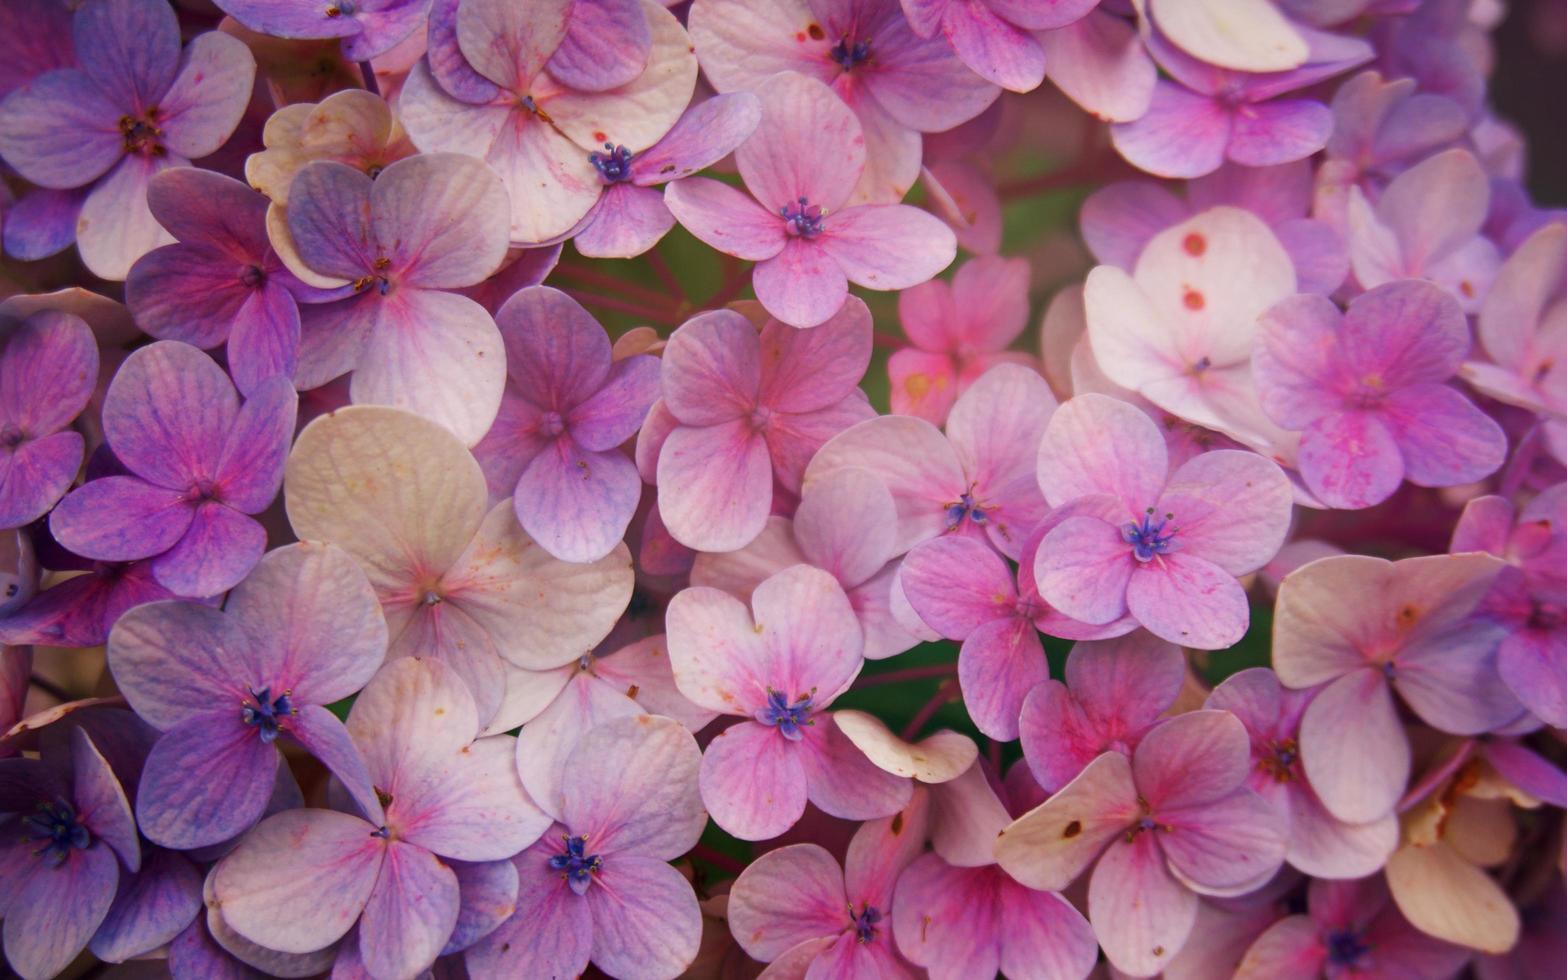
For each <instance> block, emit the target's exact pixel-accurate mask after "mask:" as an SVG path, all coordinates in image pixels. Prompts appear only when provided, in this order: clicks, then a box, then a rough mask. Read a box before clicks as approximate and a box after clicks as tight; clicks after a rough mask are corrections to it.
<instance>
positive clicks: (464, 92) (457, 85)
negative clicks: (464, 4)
mask: <svg viewBox="0 0 1567 980" xmlns="http://www.w3.org/2000/svg"><path fill="white" fill-rule="evenodd" d="M458 7H459V0H435V3H434V4H433V5H431V7H430V21H429V25H428V31H427V33H426V44H427V48H426V51H425V54H426V56H427V58H428V61H427V64H428V65H429V71H430V74H431V75H432V76H433V77H434V78H435V80H436V81H437V82H439V83H440V86H441V88H442V89H444V90H445V91H446V92H447V93H448V94H450V95H451V96H452V97H453V98H457V99H461V100H462V101H464V102H470V103H474V104H477V105H482V104H484V103H486V102H489V101H491V100H493V99H494V98H495V97H496V96H497V95H498V94H500V89H499V88H498V87H497V86H496V84H495V83H494V82H492V81H490V80H489V79H487V78H485V77H484V76H483V75H480V74H479V73H478V72H476V71H474V69H473V66H472V65H470V64H468V59H467V58H465V57H463V53H462V49H461V48H460V47H458V42H457V10H458Z"/></svg>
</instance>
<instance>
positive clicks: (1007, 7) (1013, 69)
mask: <svg viewBox="0 0 1567 980" xmlns="http://www.w3.org/2000/svg"><path fill="white" fill-rule="evenodd" d="M1098 4H1099V0H1045V2H1043V3H1010V2H1007V0H977V2H974V3H965V2H962V0H902V6H903V12H904V14H905V15H907V16H908V18H909V25H910V26H911V27H912V28H913V29H914V32H915V33H916V34H917V35H919V36H920V37H935V36H936V35H937V34H938V33H939V34H940V35H941V36H942V37H944V38H946V40H947V43H948V44H950V45H952V50H953V51H954V52H956V53H957V56H958V57H959V58H961V59H963V63H964V64H966V65H968V66H969V67H970V68H972V69H973V70H974V71H975V72H977V73H978V74H979V75H980V77H982V78H986V79H988V80H990V81H992V82H994V83H996V84H997V85H1000V86H1001V87H1002V88H1004V89H1007V90H1009V91H1012V92H1030V91H1033V90H1034V89H1036V88H1038V87H1039V83H1040V82H1042V81H1044V78H1045V68H1046V60H1045V49H1044V48H1043V47H1042V46H1041V43H1042V39H1041V38H1040V37H1039V36H1038V35H1037V34H1035V33H1034V32H1035V31H1040V30H1049V29H1051V28H1059V27H1065V26H1066V25H1068V24H1071V23H1073V22H1074V21H1077V20H1078V19H1079V18H1081V17H1083V16H1084V15H1085V14H1087V13H1088V12H1089V11H1091V10H1093V9H1094V7H1096V6H1098Z"/></svg>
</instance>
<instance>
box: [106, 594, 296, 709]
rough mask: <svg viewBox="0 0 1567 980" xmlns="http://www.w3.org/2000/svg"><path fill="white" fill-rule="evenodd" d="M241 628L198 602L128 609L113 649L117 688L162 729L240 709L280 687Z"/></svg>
mask: <svg viewBox="0 0 1567 980" xmlns="http://www.w3.org/2000/svg"><path fill="white" fill-rule="evenodd" d="M258 659H259V658H258V657H256V654H255V653H254V652H253V651H252V646H251V643H250V642H249V639H248V637H247V636H246V635H245V634H244V633H243V632H242V631H241V628H240V625H239V621H238V620H237V619H236V618H235V617H232V616H228V615H225V614H224V613H222V612H219V611H218V610H217V609H213V608H212V607H210V606H205V605H202V604H200V603H195V602H160V603H156V604H149V605H142V606H138V607H136V608H135V609H132V610H128V611H126V612H125V614H124V615H122V616H121V617H120V618H119V621H118V622H116V623H115V625H114V631H113V633H112V634H111V636H110V640H109V648H108V660H109V669H110V671H112V672H113V674H114V677H115V684H116V686H117V687H118V688H119V690H120V692H121V693H122V694H123V695H124V696H125V698H126V700H128V701H129V702H130V704H131V707H132V708H134V709H135V711H136V713H137V714H139V715H140V716H141V717H143V718H145V719H146V720H147V721H148V722H150V723H151V724H152V725H154V726H155V727H157V728H159V729H164V730H166V729H170V728H173V727H174V726H176V725H179V724H181V723H182V722H184V721H185V720H186V719H188V718H190V717H191V716H193V715H199V714H206V713H208V712H212V711H218V710H222V709H223V708H225V707H228V708H232V709H233V711H234V716H235V717H236V718H237V717H238V716H239V703H240V701H241V700H242V699H243V698H244V697H245V696H246V695H248V694H249V692H250V689H251V688H253V687H254V688H258V689H259V688H260V687H264V686H267V685H268V684H271V683H273V681H272V679H271V678H267V677H264V676H262V675H261V673H260V671H259V670H258V669H257V667H258V666H260V665H259V664H257V663H256V662H255V661H256V660H258Z"/></svg>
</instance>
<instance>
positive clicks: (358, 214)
mask: <svg viewBox="0 0 1567 980" xmlns="http://www.w3.org/2000/svg"><path fill="white" fill-rule="evenodd" d="M372 186H373V182H372V181H371V179H370V178H369V177H368V176H366V175H365V174H364V173H362V172H361V171H359V170H357V169H356V168H354V167H350V166H348V165H347V164H344V163H338V162H337V161H335V160H317V161H315V162H313V163H311V164H308V165H307V166H306V167H305V168H304V169H302V170H300V171H299V173H298V174H296V175H295V177H294V181H293V183H292V184H291V185H290V186H289V194H288V232H289V236H290V237H291V238H292V239H293V240H294V248H295V250H296V251H297V252H298V254H299V258H300V260H301V261H303V262H304V263H305V265H307V266H309V267H310V269H311V270H312V271H314V272H316V273H317V274H319V275H322V276H326V277H330V278H334V279H357V278H359V277H360V276H363V275H365V274H366V273H368V272H370V271H372V270H373V269H374V268H375V258H376V256H375V244H374V232H373V231H372V229H371V224H370V221H371V213H370V192H371V188H372Z"/></svg>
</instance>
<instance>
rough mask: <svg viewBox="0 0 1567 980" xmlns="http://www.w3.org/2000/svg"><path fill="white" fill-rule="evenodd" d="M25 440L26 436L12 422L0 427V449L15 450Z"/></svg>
mask: <svg viewBox="0 0 1567 980" xmlns="http://www.w3.org/2000/svg"><path fill="white" fill-rule="evenodd" d="M26 439H27V436H26V434H24V433H23V432H22V430H21V429H20V428H19V427H17V425H16V423H14V422H7V423H5V424H4V425H0V447H4V448H6V449H15V448H16V447H17V446H20V445H21V444H22V443H23V442H24V441H25V440H26Z"/></svg>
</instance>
